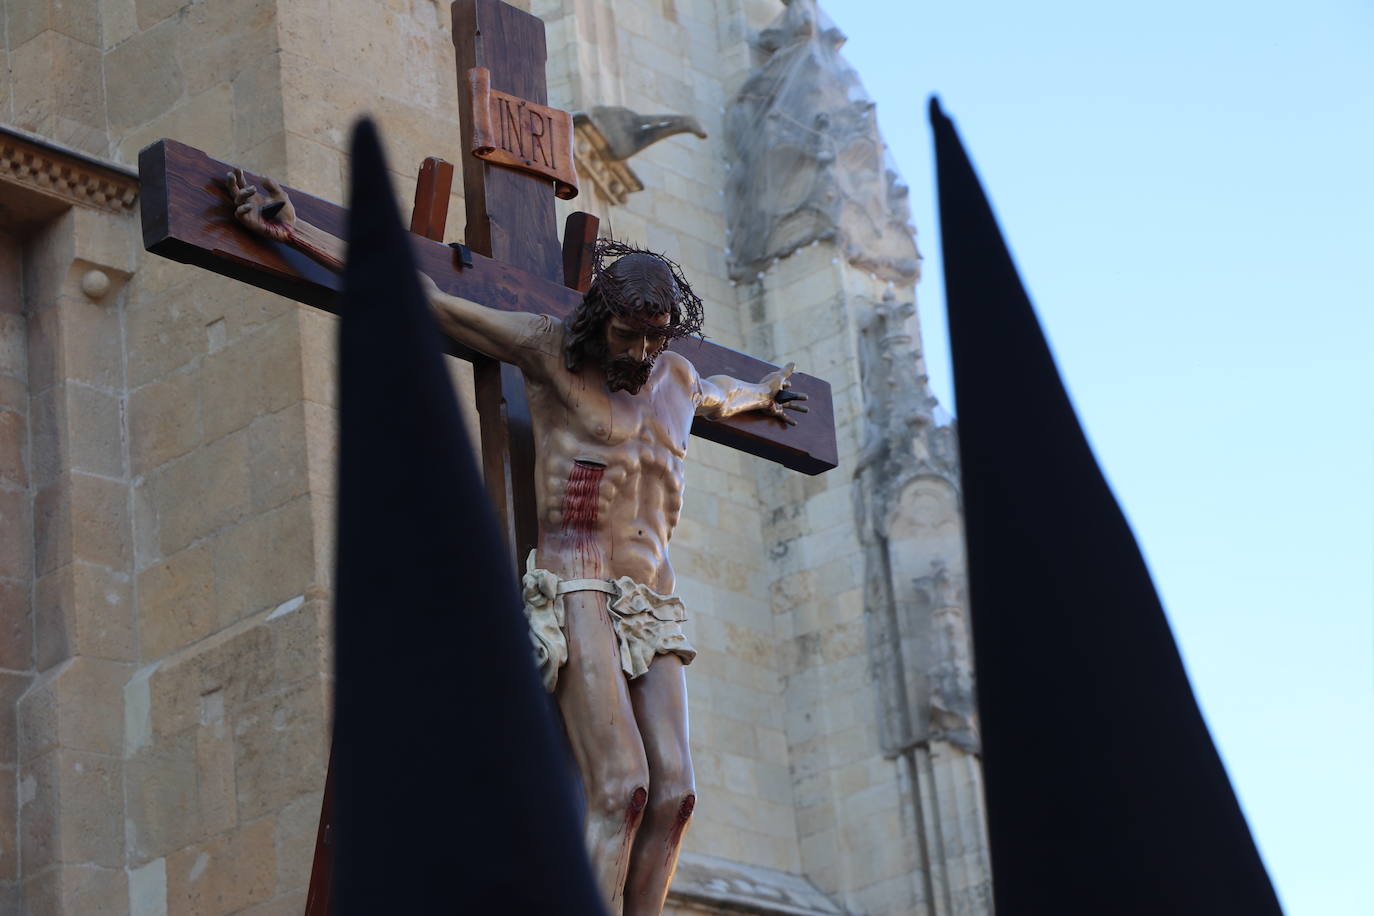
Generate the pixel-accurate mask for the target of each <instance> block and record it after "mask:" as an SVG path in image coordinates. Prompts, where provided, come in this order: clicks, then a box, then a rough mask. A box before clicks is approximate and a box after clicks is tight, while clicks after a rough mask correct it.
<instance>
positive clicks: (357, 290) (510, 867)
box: [332, 121, 602, 916]
mask: <svg viewBox="0 0 1374 916" xmlns="http://www.w3.org/2000/svg"><path fill="white" fill-rule="evenodd" d="M352 163H353V178H352V190H351V198H352V200H351V205H350V210H349V231H348V235H349V238H348V259H347V268H346V270H345V276H344V292H343V302H342V307H341V313H342V315H343V322H342V328H341V333H340V358H339V375H340V427H341V433H340V437H341V441H340V462H339V464H340V469H339V481H340V482H339V533H338V576H337V583H336V586H337V612H336V636H337V658H336V672H337V683H336V688H335V750H334V778H335V786H334V793H335V795H334V818H333V830H332V832H333V844H334V845H333V848H334V850H335V855H334V866H333V877H334V886H333V895H332V903H333V912H335V913H338V914H354V913H356V914H367V916H377V914H381V913H415V914H419V913H459V912H466V913H555V912H557V913H579V914H580V913H585V914H594V913H601V912H602V908H601V905H600V903H599V901H598V897H597V894H596V890H595V887H594V885H593V883H592V878H591V871H590V868H589V866H588V863H587V858H586V853H585V851H584V849H583V844H582V838H581V830H580V827H579V825H578V818H577V813H576V810H575V804H574V801H573V798H572V796H571V793H570V787H571V786H572V785H574V783H573V782H572V780H571V777H570V775H569V771H568V768H567V764H566V762H565V757H564V754H563V752H562V748H561V746H560V745H559V743H558V741H557V740H556V737H555V735H556V732H555V724H554V719H553V716H552V713H551V710H550V708H549V702H548V699H547V697H546V695H545V693H544V690H543V687H542V684H541V682H540V680H539V678H538V676H537V674H536V673H535V669H534V663H533V659H532V655H531V649H530V640H529V634H528V629H527V627H526V625H525V622H524V617H523V615H522V613H521V611H520V601H519V598H518V595H517V592H516V583H515V579H514V575H513V571H512V569H511V565H510V560H509V558H508V554H507V551H506V548H505V546H504V545H503V543H502V540H501V536H500V535H499V534H498V533H497V527H496V524H495V520H494V518H493V516H492V512H491V508H490V505H489V503H488V500H487V497H486V494H485V493H484V492H483V490H482V486H481V483H480V479H479V477H478V473H477V468H476V464H475V461H474V458H473V454H472V448H471V446H470V444H469V443H468V439H467V435H466V432H465V430H464V427H463V423H462V421H461V419H460V415H459V410H458V405H457V402H456V400H455V398H454V394H453V388H452V384H451V383H450V381H449V376H448V373H447V371H446V369H445V366H444V363H443V356H442V352H441V348H440V347H441V337H440V332H439V329H438V327H437V325H436V323H435V321H434V319H433V316H432V315H431V313H430V309H429V306H428V304H427V303H426V301H425V299H424V297H423V295H422V293H421V290H420V285H419V282H418V281H417V279H416V272H415V264H414V258H413V256H412V252H411V249H410V239H409V237H408V235H407V233H406V232H405V231H404V230H403V229H402V226H401V220H400V216H399V213H398V211H397V208H396V202H395V200H394V199H393V197H392V193H391V186H390V182H389V179H388V172H387V167H386V163H385V161H384V159H383V156H382V150H381V146H380V144H379V142H378V139H377V133H376V130H375V128H374V127H373V126H372V124H371V123H370V122H367V121H363V122H362V123H361V124H359V126H358V128H357V129H356V130H355V132H354V137H353V153H352Z"/></svg>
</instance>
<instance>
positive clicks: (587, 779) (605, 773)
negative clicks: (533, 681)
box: [556, 592, 649, 916]
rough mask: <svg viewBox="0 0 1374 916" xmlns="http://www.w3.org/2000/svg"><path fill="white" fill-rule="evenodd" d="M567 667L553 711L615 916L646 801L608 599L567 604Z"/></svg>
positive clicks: (644, 771) (644, 768) (594, 596)
mask: <svg viewBox="0 0 1374 916" xmlns="http://www.w3.org/2000/svg"><path fill="white" fill-rule="evenodd" d="M565 601H566V605H565V607H566V609H567V624H566V626H565V629H564V631H565V633H566V634H567V639H568V661H567V664H565V665H564V666H563V670H562V671H560V672H559V674H558V688H557V690H556V696H557V699H558V708H559V711H560V712H561V713H562V716H563V726H564V728H565V729H567V733H568V741H569V743H570V744H571V745H572V752H573V757H574V758H575V759H576V760H577V767H578V770H579V771H581V774H582V786H583V789H584V790H585V792H586V795H587V851H588V852H589V854H590V855H591V860H592V870H593V872H594V873H595V875H596V881H597V885H598V886H599V887H600V888H601V894H602V899H603V900H605V901H606V905H607V908H608V909H609V911H610V912H611V913H612V914H613V916H615V914H619V913H620V908H621V899H622V895H623V894H624V889H625V872H626V869H627V868H628V867H629V862H630V849H631V846H632V844H633V843H634V837H635V832H636V830H638V828H639V823H640V819H641V818H642V817H643V813H644V806H645V804H646V802H647V801H648V790H649V769H648V764H647V762H646V760H645V757H644V745H643V742H642V741H641V740H640V737H639V729H638V727H637V726H636V724H635V717H634V710H633V708H632V706H631V705H630V698H629V693H628V689H627V687H626V683H625V675H624V673H623V672H622V671H621V669H620V650H619V647H618V646H617V645H616V641H615V632H614V630H612V629H611V620H610V617H609V616H608V614H607V612H606V596H605V595H603V594H600V593H599V592H574V593H573V594H571V595H568V596H567V598H566V599H565Z"/></svg>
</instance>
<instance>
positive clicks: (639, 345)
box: [602, 313, 669, 394]
mask: <svg viewBox="0 0 1374 916" xmlns="http://www.w3.org/2000/svg"><path fill="white" fill-rule="evenodd" d="M668 321H669V317H668V315H667V313H659V314H657V315H654V314H648V315H645V316H644V319H643V321H642V322H629V321H625V320H623V319H621V318H618V317H614V316H613V317H612V318H611V319H610V320H609V321H607V322H606V330H605V334H606V337H605V344H606V349H605V355H604V356H603V358H602V369H603V370H604V371H605V373H606V385H607V386H608V387H609V388H610V389H611V390H612V391H628V392H629V393H630V394H638V393H639V390H640V389H641V388H643V387H644V384H645V383H646V382H647V381H649V373H650V372H652V371H653V368H654V360H655V359H657V358H658V354H659V353H662V352H663V345H664V338H663V334H662V333H661V332H655V330H654V329H655V328H666V327H667V326H668Z"/></svg>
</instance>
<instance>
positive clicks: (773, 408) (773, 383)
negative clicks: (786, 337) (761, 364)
mask: <svg viewBox="0 0 1374 916" xmlns="http://www.w3.org/2000/svg"><path fill="white" fill-rule="evenodd" d="M796 368H797V364H796V363H788V364H787V365H785V366H783V367H782V368H781V369H779V370H777V371H776V372H770V373H768V374H767V375H765V376H764V377H763V378H762V379H761V380H760V381H759V385H761V386H762V387H763V388H764V390H765V391H766V392H767V394H768V397H769V401H768V404H767V406H765V407H764V408H763V409H764V410H765V411H767V412H768V413H770V414H772V415H773V416H775V417H777V418H778V419H779V420H781V421H782V422H784V423H786V424H787V425H788V426H796V425H797V418H796V417H794V416H792V415H791V414H789V413H786V411H788V410H795V411H796V412H797V413H807V412H808V411H809V409H810V408H808V407H807V406H806V405H805V404H802V403H800V402H801V401H805V400H806V395H804V394H802V393H801V392H798V391H788V390H787V389H788V388H790V387H791V386H792V383H791V382H790V381H789V380H788V376H790V375H791V374H792V371H793V370H794V369H796Z"/></svg>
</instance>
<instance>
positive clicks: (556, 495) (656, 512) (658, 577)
mask: <svg viewBox="0 0 1374 916" xmlns="http://www.w3.org/2000/svg"><path fill="white" fill-rule="evenodd" d="M626 447H631V446H629V444H627V446H622V448H626ZM608 451H609V454H604V453H603V454H601V455H595V454H594V453H588V454H583V455H579V456H576V457H564V456H554V455H550V456H547V460H546V461H541V462H540V464H541V465H544V467H543V468H541V470H543V471H544V473H542V474H541V475H540V476H541V483H543V484H544V486H543V487H541V490H543V491H544V492H543V493H541V494H540V497H541V498H540V510H541V511H540V520H539V521H540V524H539V554H538V557H537V558H536V559H537V562H538V564H539V566H541V567H542V568H544V569H548V570H549V571H550V572H553V573H556V574H557V575H559V576H561V577H562V578H573V579H582V578H587V579H617V578H619V577H621V576H629V577H630V578H631V579H633V580H634V581H635V582H639V583H642V584H644V585H647V586H648V587H649V588H652V589H654V590H655V591H658V592H662V593H664V594H668V593H671V592H672V590H673V586H674V576H673V568H672V564H671V563H670V562H669V560H668V540H669V539H670V538H671V537H672V533H673V528H674V526H676V524H677V519H678V515H679V511H680V507H681V495H682V477H681V472H680V470H679V472H678V473H677V474H672V473H671V472H669V473H664V471H665V470H667V469H666V468H655V467H640V468H635V469H632V468H628V467H626V466H625V464H626V463H625V462H623V461H617V460H616V459H617V457H621V456H618V455H617V454H616V452H617V451H619V449H614V448H613V449H610V450H608ZM651 464H654V462H651ZM678 464H680V462H678ZM656 471H657V473H656Z"/></svg>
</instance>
